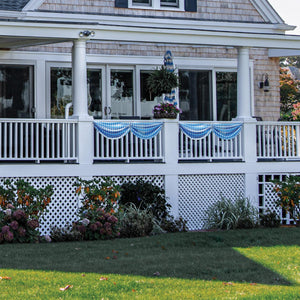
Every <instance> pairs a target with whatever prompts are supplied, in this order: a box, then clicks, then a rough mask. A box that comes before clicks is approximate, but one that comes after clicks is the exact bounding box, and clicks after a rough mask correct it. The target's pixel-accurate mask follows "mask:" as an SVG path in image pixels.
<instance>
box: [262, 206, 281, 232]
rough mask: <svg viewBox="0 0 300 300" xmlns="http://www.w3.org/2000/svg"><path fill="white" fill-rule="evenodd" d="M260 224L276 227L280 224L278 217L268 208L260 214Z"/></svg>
mask: <svg viewBox="0 0 300 300" xmlns="http://www.w3.org/2000/svg"><path fill="white" fill-rule="evenodd" d="M260 224H261V225H262V226H263V227H268V228H276V227H279V226H280V224H281V220H280V217H279V216H278V214H277V213H276V212H275V211H270V210H268V211H267V212H266V213H264V214H260Z"/></svg>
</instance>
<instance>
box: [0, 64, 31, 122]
mask: <svg viewBox="0 0 300 300" xmlns="http://www.w3.org/2000/svg"><path fill="white" fill-rule="evenodd" d="M32 106H33V66H12V65H7V66H1V67H0V117H1V118H31V117H32V116H33V115H32Z"/></svg>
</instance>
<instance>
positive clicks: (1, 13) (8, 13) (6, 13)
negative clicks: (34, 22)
mask: <svg viewBox="0 0 300 300" xmlns="http://www.w3.org/2000/svg"><path fill="white" fill-rule="evenodd" d="M25 16H26V14H25V13H23V12H19V11H12V10H0V17H1V18H2V17H3V18H8V19H18V18H23V17H25Z"/></svg>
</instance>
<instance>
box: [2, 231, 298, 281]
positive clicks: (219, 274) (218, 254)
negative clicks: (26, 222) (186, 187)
mask: <svg viewBox="0 0 300 300" xmlns="http://www.w3.org/2000/svg"><path fill="white" fill-rule="evenodd" d="M296 233H297V234H296V235H293V234H292V235H291V236H290V237H289V236H285V237H284V238H283V236H284V232H282V231H280V230H279V231H277V230H274V231H272V237H270V236H269V235H270V232H261V231H259V230H254V231H240V232H237V233H234V232H209V233H184V234H168V235H160V236H154V237H150V238H137V239H119V240H114V241H95V242H69V243H51V244H35V245H29V244H27V245H20V244H13V245H1V246H0V249H1V250H0V251H1V253H2V254H1V256H0V268H12V269H38V270H56V271H65V272H82V273H83V272H85V273H87V272H95V273H100V274H110V273H116V274H122V275H123V274H124V275H141V276H148V277H151V276H153V274H154V273H156V272H159V273H160V277H174V278H183V279H197V280H210V281H212V280H218V281H223V282H249V283H251V282H253V283H258V284H267V285H291V283H290V282H289V281H288V280H287V279H285V278H284V277H282V276H281V275H279V274H278V273H275V272H273V271H272V270H270V269H267V268H265V267H264V266H263V265H261V264H259V263H256V262H255V261H253V260H251V259H248V258H247V257H245V256H243V255H241V254H240V253H239V252H237V251H235V250H234V249H233V247H252V246H261V247H264V246H274V245H285V244H287V245H291V244H297V243H293V241H297V240H298V241H299V240H300V239H299V235H300V230H299V231H297V232H296Z"/></svg>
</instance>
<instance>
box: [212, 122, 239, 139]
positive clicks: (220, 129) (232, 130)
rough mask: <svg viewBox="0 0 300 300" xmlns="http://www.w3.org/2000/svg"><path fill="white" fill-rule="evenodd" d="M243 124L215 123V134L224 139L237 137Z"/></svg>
mask: <svg viewBox="0 0 300 300" xmlns="http://www.w3.org/2000/svg"><path fill="white" fill-rule="evenodd" d="M242 126H243V124H213V132H214V134H215V135H216V136H217V137H219V138H220V139H223V140H231V139H233V138H235V137H236V136H237V135H238V134H239V133H240V131H241V130H242Z"/></svg>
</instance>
